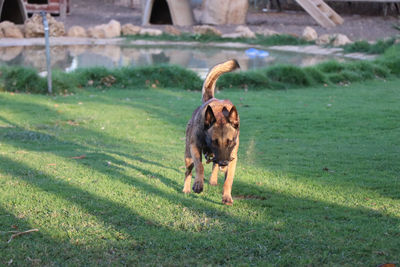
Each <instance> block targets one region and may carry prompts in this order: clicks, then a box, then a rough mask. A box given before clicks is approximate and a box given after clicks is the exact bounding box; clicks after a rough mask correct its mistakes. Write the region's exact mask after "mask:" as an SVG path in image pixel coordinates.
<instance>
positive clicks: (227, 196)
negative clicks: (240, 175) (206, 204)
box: [222, 159, 237, 205]
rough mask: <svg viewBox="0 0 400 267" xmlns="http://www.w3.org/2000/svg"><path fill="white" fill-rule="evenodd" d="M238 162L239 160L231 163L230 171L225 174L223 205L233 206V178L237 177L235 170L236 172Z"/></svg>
mask: <svg viewBox="0 0 400 267" xmlns="http://www.w3.org/2000/svg"><path fill="white" fill-rule="evenodd" d="M236 162H237V159H234V160H232V161H231V162H230V163H229V165H228V169H227V171H226V173H225V183H224V188H223V192H222V203H224V204H226V205H232V204H233V199H232V195H231V192H232V184H233V176H234V175H235V170H236Z"/></svg>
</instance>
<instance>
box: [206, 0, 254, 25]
mask: <svg viewBox="0 0 400 267" xmlns="http://www.w3.org/2000/svg"><path fill="white" fill-rule="evenodd" d="M248 8H249V3H248V0H235V1H232V0H218V1H215V0H204V1H203V5H202V9H203V14H202V16H201V18H200V20H201V22H202V23H204V24H215V25H220V24H245V23H246V15H247V9H248Z"/></svg>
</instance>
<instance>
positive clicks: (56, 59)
mask: <svg viewBox="0 0 400 267" xmlns="http://www.w3.org/2000/svg"><path fill="white" fill-rule="evenodd" d="M249 48H251V47H240V48H222V47H213V46H205V45H202V46H179V45H158V46H157V45H151V46H141V45H120V44H118V45H68V46H62V45H57V46H52V47H51V63H52V68H53V69H60V70H63V71H67V72H69V71H73V70H75V69H78V68H88V67H95V66H102V67H106V68H116V67H123V66H132V67H135V66H145V65H152V64H161V63H165V64H176V65H180V66H183V67H185V68H188V69H191V70H193V71H195V72H197V73H199V74H200V76H201V77H204V76H205V75H206V73H207V71H208V69H209V68H210V67H212V66H214V65H215V64H217V63H220V62H222V61H224V60H227V59H231V58H236V59H237V60H238V61H239V64H240V66H241V69H242V70H250V69H257V68H262V67H267V66H271V65H275V64H293V65H298V66H310V65H315V64H317V63H320V62H322V61H326V60H329V59H333V58H335V59H337V60H347V59H344V58H343V57H335V56H326V55H312V54H305V53H295V52H287V51H285V52H283V51H275V50H268V49H264V50H258V51H251V50H249ZM254 52H255V53H254ZM257 52H258V53H257ZM0 65H3V66H4V65H7V66H11V65H12V66H29V67H33V68H35V69H37V70H38V71H39V72H41V73H42V72H44V71H45V70H46V54H45V49H44V47H43V46H10V47H0Z"/></svg>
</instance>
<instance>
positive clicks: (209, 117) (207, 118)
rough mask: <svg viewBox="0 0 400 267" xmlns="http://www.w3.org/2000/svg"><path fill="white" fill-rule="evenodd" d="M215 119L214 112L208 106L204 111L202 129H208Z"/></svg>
mask: <svg viewBox="0 0 400 267" xmlns="http://www.w3.org/2000/svg"><path fill="white" fill-rule="evenodd" d="M215 121H216V119H215V116H214V112H213V110H212V108H211V107H210V106H209V105H208V106H207V109H206V113H205V115H204V128H205V129H209V128H210V127H211V126H212V125H213V124H214V123H215Z"/></svg>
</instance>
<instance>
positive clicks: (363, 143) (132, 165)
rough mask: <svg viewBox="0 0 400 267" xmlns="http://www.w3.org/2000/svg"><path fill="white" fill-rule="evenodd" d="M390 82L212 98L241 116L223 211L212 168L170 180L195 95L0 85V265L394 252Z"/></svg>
mask: <svg viewBox="0 0 400 267" xmlns="http://www.w3.org/2000/svg"><path fill="white" fill-rule="evenodd" d="M399 82H400V80H398V79H396V80H391V81H390V80H389V81H386V82H384V81H371V82H368V83H355V84H351V85H350V86H343V87H339V86H331V85H329V86H327V87H325V86H321V87H314V88H306V89H298V90H288V91H283V90H280V91H268V90H264V91H251V90H249V91H248V92H245V91H239V90H226V91H223V92H221V93H219V94H217V97H219V98H230V99H231V100H232V101H233V102H234V103H236V105H237V107H238V110H239V114H240V116H241V137H240V138H241V144H240V149H239V161H238V167H237V173H236V176H235V181H234V184H233V192H232V193H233V196H234V201H235V202H234V205H233V206H232V207H229V206H224V205H222V204H221V191H222V183H223V178H222V176H221V177H220V180H219V186H218V187H210V186H207V185H206V186H205V190H204V192H203V193H201V194H199V195H197V194H190V195H184V194H183V193H182V192H181V189H182V186H183V178H184V168H183V165H184V163H183V152H184V132H185V126H186V122H187V120H188V119H189V117H190V115H191V113H192V111H193V109H194V108H195V107H197V106H198V105H199V103H200V93H199V92H198V91H197V92H193V91H184V90H181V89H168V90H167V89H160V88H156V89H153V88H150V89H138V90H121V89H118V88H113V90H107V91H102V90H94V89H92V90H88V91H83V92H80V93H79V94H74V95H65V96H44V95H29V94H14V93H0V231H1V232H0V265H6V264H8V263H9V262H10V261H11V260H12V262H13V263H12V265H16V266H21V265H40V266H52V265H55V266H60V265H68V266H82V265H83V266H93V265H99V266H105V265H111V266H116V265H128V266H133V265H150V266H160V265H166V266H171V265H172V266H176V265H178V266H184V265H234V266H248V265H257V266H266V265H273V266H276V265H278V266H305V265H307V266H321V265H327V266H377V265H378V264H381V263H386V262H394V263H397V264H399V255H400V176H399V174H400V167H399V166H400V165H399V162H400V129H399V114H400V106H399V104H398V103H399V101H400V91H399V87H398V84H399ZM83 155H85V156H84V157H83ZM74 157H78V158H74ZM79 157H80V158H79ZM209 174H210V166H209V165H207V166H206V177H207V179H208V177H209ZM33 228H37V229H39V231H38V232H34V233H30V234H27V235H22V236H19V237H17V238H15V239H13V240H12V241H11V242H10V243H7V241H8V240H9V239H10V236H11V234H12V233H9V232H8V231H16V230H17V231H24V230H28V229H33Z"/></svg>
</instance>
